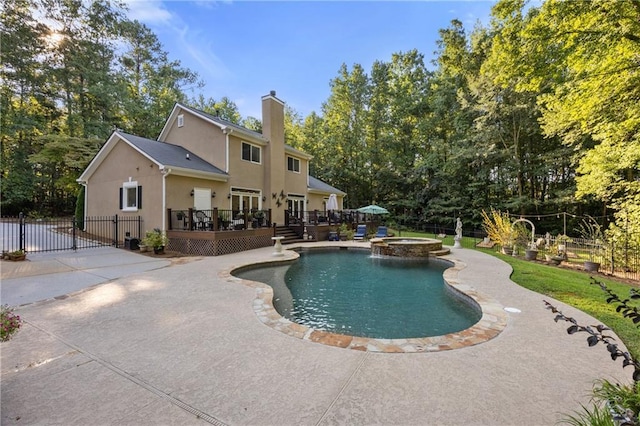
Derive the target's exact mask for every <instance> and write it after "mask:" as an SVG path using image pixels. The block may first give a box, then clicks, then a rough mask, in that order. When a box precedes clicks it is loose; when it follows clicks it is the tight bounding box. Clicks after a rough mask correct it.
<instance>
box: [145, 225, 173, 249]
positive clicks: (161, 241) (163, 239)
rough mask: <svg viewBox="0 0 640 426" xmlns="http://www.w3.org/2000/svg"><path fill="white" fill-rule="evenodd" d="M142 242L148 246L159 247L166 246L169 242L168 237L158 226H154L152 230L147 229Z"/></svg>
mask: <svg viewBox="0 0 640 426" xmlns="http://www.w3.org/2000/svg"><path fill="white" fill-rule="evenodd" d="M142 242H143V243H144V245H146V246H148V247H153V248H159V247H164V246H166V245H167V244H168V243H169V239H168V238H167V236H166V235H165V233H164V232H162V231H161V230H160V229H159V228H155V229H154V230H153V231H147V234H146V236H145V237H144V238H143V239H142Z"/></svg>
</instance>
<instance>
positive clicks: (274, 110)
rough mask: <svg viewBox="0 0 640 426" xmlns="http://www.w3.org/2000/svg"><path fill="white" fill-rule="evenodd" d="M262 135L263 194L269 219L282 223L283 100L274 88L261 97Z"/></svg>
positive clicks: (283, 166) (283, 209)
mask: <svg viewBox="0 0 640 426" xmlns="http://www.w3.org/2000/svg"><path fill="white" fill-rule="evenodd" d="M262 136H264V137H265V138H266V139H268V140H269V145H268V146H267V148H266V152H265V155H264V163H265V164H264V166H265V167H264V170H265V177H264V181H265V192H266V193H265V195H266V196H267V203H268V207H270V208H271V209H272V218H271V220H272V221H273V222H276V223H278V224H280V225H283V224H284V211H285V209H286V202H285V201H284V199H283V198H280V193H282V192H283V191H285V185H284V175H285V155H284V102H282V101H281V100H280V99H278V98H276V92H275V90H272V91H271V92H270V93H269V94H268V95H265V96H263V97H262ZM271 194H278V198H277V199H278V200H280V202H281V203H282V204H281V205H280V206H279V207H278V205H277V204H276V199H273V198H272V197H271ZM284 195H285V196H286V191H285V192H284ZM265 208H267V206H266V207H265Z"/></svg>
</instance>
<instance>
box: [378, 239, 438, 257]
mask: <svg viewBox="0 0 640 426" xmlns="http://www.w3.org/2000/svg"><path fill="white" fill-rule="evenodd" d="M448 253H449V249H447V248H444V249H443V248H442V241H440V240H436V239H433V238H417V237H408V238H406V237H385V238H373V239H372V240H371V254H372V255H373V256H392V257H406V258H411V257H415V258H424V257H429V256H441V255H444V254H448Z"/></svg>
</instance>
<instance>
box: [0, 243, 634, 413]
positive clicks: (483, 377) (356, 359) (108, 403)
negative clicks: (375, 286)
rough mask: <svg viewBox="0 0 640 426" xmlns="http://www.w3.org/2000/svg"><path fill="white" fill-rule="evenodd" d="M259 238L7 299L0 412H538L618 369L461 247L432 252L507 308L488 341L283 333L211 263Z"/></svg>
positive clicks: (567, 408) (573, 402) (553, 408)
mask: <svg viewBox="0 0 640 426" xmlns="http://www.w3.org/2000/svg"><path fill="white" fill-rule="evenodd" d="M314 244H315V245H317V244H318V243H308V244H305V245H314ZM321 244H325V245H326V243H321ZM331 244H332V245H337V243H331ZM340 244H344V245H347V246H352V245H353V246H356V245H357V244H356V243H352V242H347V243H340ZM360 244H361V245H362V244H364V245H366V244H367V243H360ZM272 251H273V250H272V248H270V247H269V248H263V249H258V250H252V251H247V252H242V253H236V254H232V255H226V256H218V257H210V258H202V259H199V260H197V261H192V262H189V263H186V264H178V265H175V264H174V265H173V266H170V267H162V268H161V269H153V268H151V267H152V266H153V267H157V266H159V265H151V264H150V265H149V269H150V270H146V271H142V272H140V271H136V270H132V271H131V273H130V274H127V275H126V276H122V277H119V278H115V279H111V278H108V277H109V276H110V275H109V274H108V273H104V274H102V276H104V277H105V280H104V282H103V283H102V284H96V283H95V282H92V283H91V287H89V288H87V289H85V290H77V289H75V290H74V293H73V294H72V295H70V296H69V297H66V298H59V299H49V300H46V301H42V302H37V303H32V304H28V305H25V306H22V307H20V308H18V309H17V313H19V314H20V315H21V317H22V318H23V319H24V320H25V324H24V325H23V327H22V329H21V330H20V331H19V332H18V333H17V334H16V335H15V337H14V338H13V339H12V340H11V341H9V342H5V343H2V344H1V346H0V349H1V352H2V353H1V361H2V367H1V368H2V390H1V392H2V395H1V403H2V414H1V420H2V424H3V425H5V424H6V425H14V424H16V425H33V424H64V425H87V424H91V425H111V424H118V425H123V424H126V425H145V424H149V425H159V424H162V425H165V424H180V425H185V424H207V423H210V424H216V425H224V424H228V425H334V424H350V425H369V424H388V425H436V424H464V425H514V424H518V425H552V424H555V423H556V422H557V421H558V420H559V419H561V418H562V416H563V413H572V411H573V410H578V409H579V408H580V404H581V403H582V404H587V403H588V401H589V392H590V390H591V387H592V384H593V382H594V380H595V379H598V378H609V379H614V380H621V381H625V382H629V381H630V380H631V377H630V375H631V371H630V370H628V369H627V371H625V370H623V369H622V368H621V364H620V362H613V361H611V359H610V357H609V356H608V354H607V352H606V350H605V349H604V348H603V347H596V348H589V347H587V344H586V336H582V335H573V336H569V335H567V333H566V331H565V330H566V325H565V324H563V323H561V324H556V323H555V322H554V321H553V314H551V313H550V312H549V311H548V310H546V309H545V307H544V304H543V303H542V300H543V299H546V300H549V301H553V299H551V298H548V297H546V296H542V295H539V294H537V293H534V292H531V291H529V290H526V289H524V288H521V287H519V286H518V285H516V284H514V283H513V282H511V281H510V280H509V275H510V272H511V269H510V267H509V265H507V264H506V263H504V262H502V261H500V260H499V259H497V258H495V257H492V256H489V255H486V254H483V253H481V252H478V251H474V250H468V249H456V250H453V252H452V254H450V255H448V256H445V258H454V259H457V260H458V261H460V262H463V263H465V264H466V265H467V266H466V268H464V269H462V270H461V271H460V272H459V275H458V278H459V280H460V282H462V283H464V284H466V285H469V286H471V287H473V288H474V289H476V290H477V291H478V292H481V293H483V294H486V295H488V296H489V297H491V298H493V299H495V300H497V301H498V302H499V303H500V304H502V305H503V306H504V307H515V308H518V309H519V310H520V311H521V312H520V313H507V326H506V328H505V329H504V331H502V332H501V333H500V334H499V335H498V336H497V337H495V338H493V339H491V340H489V341H487V342H484V343H481V344H477V345H474V346H469V347H465V348H462V349H455V350H447V351H440V352H428V353H378V352H363V351H357V350H351V349H343V348H338V347H334V346H326V345H323V344H320V343H314V342H310V341H308V340H304V339H299V338H294V337H291V336H289V335H286V334H284V333H281V332H279V331H277V330H275V329H273V328H271V327H268V326H266V325H265V324H263V323H262V322H261V321H260V320H259V319H258V317H257V315H256V313H255V312H254V308H253V304H254V300H255V299H256V289H255V288H251V287H249V286H245V285H242V284H241V283H238V282H237V280H234V279H229V278H228V276H227V275H226V273H225V271H228V270H229V269H231V268H233V267H235V266H239V265H243V264H246V263H249V262H254V261H260V260H266V259H272V258H273V256H272ZM122 252H123V253H124V255H129V256H139V255H136V254H133V253H130V252H125V251H122ZM286 256H288V255H285V257H286ZM32 262H36V261H35V260H32ZM113 267H114V268H117V265H113ZM63 272H66V271H63ZM56 273H59V272H56V271H50V275H51V277H54V275H55V274H56ZM31 278H32V279H33V281H32V283H31V284H32V285H37V283H38V282H40V283H44V282H46V281H47V279H48V278H47V275H33V274H32V276H31ZM12 279H16V277H13V278H12ZM22 279H25V280H27V279H28V278H22ZM51 279H53V278H51ZM585 281H586V280H585ZM3 285H4V283H3ZM3 303H4V302H3ZM556 306H558V307H559V308H560V309H561V310H562V311H563V312H564V313H565V314H567V315H570V316H574V317H576V318H577V319H578V320H579V321H580V322H581V323H583V324H595V323H597V321H596V320H595V319H593V318H591V317H589V316H587V315H586V314H584V313H582V312H580V311H577V310H575V309H573V308H571V307H568V306H566V305H564V304H562V303H560V302H556Z"/></svg>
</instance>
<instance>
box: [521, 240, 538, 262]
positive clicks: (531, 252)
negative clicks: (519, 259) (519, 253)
mask: <svg viewBox="0 0 640 426" xmlns="http://www.w3.org/2000/svg"><path fill="white" fill-rule="evenodd" d="M524 258H525V259H526V260H536V259H537V258H538V242H531V244H530V245H529V248H528V249H526V250H525V251H524Z"/></svg>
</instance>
